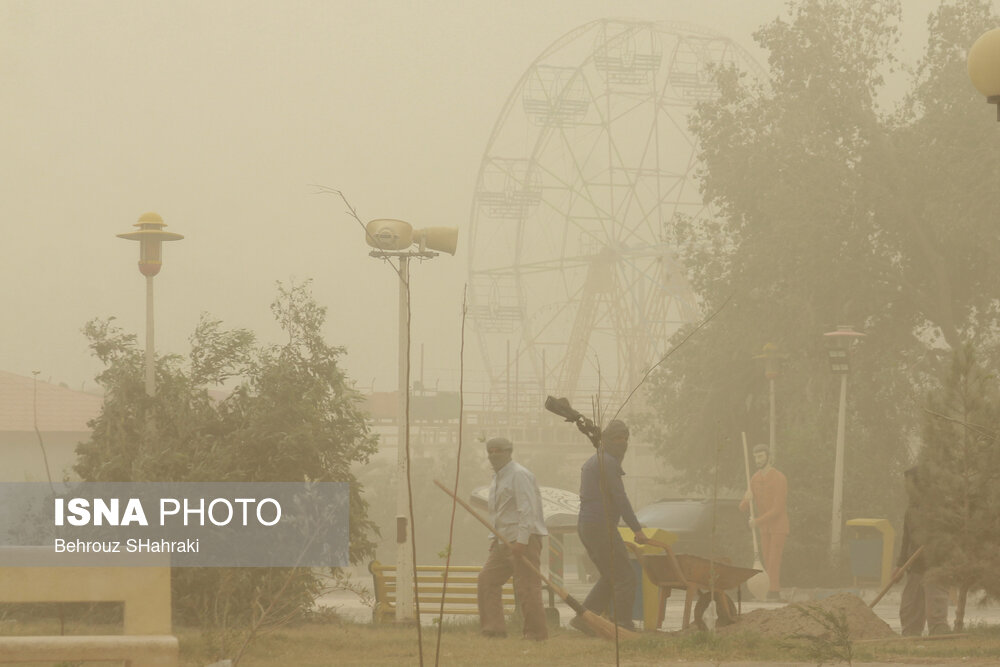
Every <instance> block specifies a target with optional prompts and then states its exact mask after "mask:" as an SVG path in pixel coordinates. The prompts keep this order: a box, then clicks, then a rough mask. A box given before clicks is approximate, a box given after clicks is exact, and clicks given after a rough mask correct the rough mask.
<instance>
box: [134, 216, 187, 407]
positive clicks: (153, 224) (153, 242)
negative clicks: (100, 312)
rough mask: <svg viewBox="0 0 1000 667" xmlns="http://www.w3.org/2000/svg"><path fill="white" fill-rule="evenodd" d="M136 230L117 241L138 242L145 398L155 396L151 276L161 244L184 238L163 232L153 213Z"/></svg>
mask: <svg viewBox="0 0 1000 667" xmlns="http://www.w3.org/2000/svg"><path fill="white" fill-rule="evenodd" d="M133 226H134V227H138V228H139V229H138V230H137V231H134V232H128V233H126V234H118V238H120V239H127V240H129V241H138V242H139V272H140V273H141V274H142V275H144V276H146V395H148V396H153V395H155V394H156V372H155V365H154V361H153V358H154V354H155V348H154V347H153V276H155V275H156V274H157V273H159V272H160V267H161V266H163V242H164V241H179V240H181V239H182V238H184V237H183V236H181V235H180V234H174V233H173V232H165V231H163V228H164V227H166V226H167V225H166V223H164V222H163V218H161V217H160V216H159V215H157V214H156V213H143V214H142V216H141V217H140V218H139V222H137V223H135V225H133Z"/></svg>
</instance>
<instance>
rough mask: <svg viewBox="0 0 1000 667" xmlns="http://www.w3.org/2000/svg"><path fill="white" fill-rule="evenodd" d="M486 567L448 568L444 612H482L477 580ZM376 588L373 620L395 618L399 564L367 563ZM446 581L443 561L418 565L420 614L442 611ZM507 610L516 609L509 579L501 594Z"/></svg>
mask: <svg viewBox="0 0 1000 667" xmlns="http://www.w3.org/2000/svg"><path fill="white" fill-rule="evenodd" d="M482 569H483V568H482V567H481V566H478V565H452V566H450V567H449V568H448V591H447V594H446V595H445V598H444V613H445V614H477V615H478V614H479V605H478V602H477V593H476V582H477V579H478V576H479V572H480V571H481V570H482ZM368 571H369V572H371V573H372V581H373V583H374V588H375V608H374V609H373V610H372V621H373V622H374V623H383V622H385V621H390V622H391V621H394V620H395V619H396V566H395V565H383V564H381V563H379V562H378V561H377V560H374V561H372V562H371V563H369V564H368ZM443 585H444V565H418V566H417V600H418V601H419V602H420V614H421V615H427V614H432V615H437V614H439V613H440V612H441V591H442V589H443ZM501 599H502V601H503V608H504V613H505V614H507V615H510V614H512V613H514V585H513V584H512V583H511V581H509V580H508V581H507V583H505V584H504V585H503V593H502V595H501Z"/></svg>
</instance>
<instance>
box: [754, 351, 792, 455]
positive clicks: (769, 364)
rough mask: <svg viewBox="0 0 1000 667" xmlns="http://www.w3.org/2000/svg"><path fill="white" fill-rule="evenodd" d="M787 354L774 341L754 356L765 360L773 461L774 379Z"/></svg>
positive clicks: (770, 450) (770, 449)
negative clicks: (780, 350) (779, 350)
mask: <svg viewBox="0 0 1000 667" xmlns="http://www.w3.org/2000/svg"><path fill="white" fill-rule="evenodd" d="M787 357H788V355H787V354H783V353H781V352H778V346H777V345H775V344H774V343H765V344H764V347H763V349H761V352H760V354H758V355H756V356H754V359H763V360H764V377H765V378H767V381H768V385H769V386H768V391H769V393H770V403H771V409H770V414H769V415H768V424H769V426H770V430H771V439H770V444H769V446H768V450H769V453H768V457H769V458H770V460H771V462H774V460H775V442H774V380H775V378H777V377H778V375H779V374H780V368H781V360H782V359H785V358H787Z"/></svg>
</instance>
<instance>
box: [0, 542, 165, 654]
mask: <svg viewBox="0 0 1000 667" xmlns="http://www.w3.org/2000/svg"><path fill="white" fill-rule="evenodd" d="M55 562H56V561H55V554H54V553H53V551H52V548H51V547H5V548H3V549H0V602H3V603H32V602H121V603H122V604H123V605H124V613H123V616H124V634H123V635H62V636H31V637H21V636H19V637H12V636H0V663H4V662H50V661H96V660H121V661H123V662H124V663H125V665H126V667H177V666H178V665H179V658H178V644H177V638H176V637H174V636H172V635H171V627H170V567H169V565H155V566H149V567H115V566H112V567H76V566H58V565H54V564H53V563H55ZM23 563H30V564H31V565H30V566H24V567H21V566H18V565H20V564H23ZM167 563H169V561H167Z"/></svg>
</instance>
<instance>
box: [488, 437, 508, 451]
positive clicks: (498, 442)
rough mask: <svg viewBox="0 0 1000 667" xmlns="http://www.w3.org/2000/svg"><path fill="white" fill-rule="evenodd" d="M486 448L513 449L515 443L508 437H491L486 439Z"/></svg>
mask: <svg viewBox="0 0 1000 667" xmlns="http://www.w3.org/2000/svg"><path fill="white" fill-rule="evenodd" d="M486 449H507V450H513V449H514V443H513V442H511V441H510V440H508V439H507V438H490V439H489V440H487V441H486Z"/></svg>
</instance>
